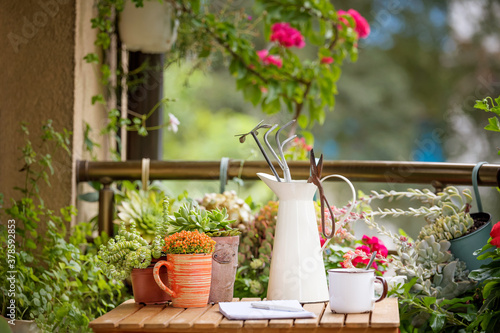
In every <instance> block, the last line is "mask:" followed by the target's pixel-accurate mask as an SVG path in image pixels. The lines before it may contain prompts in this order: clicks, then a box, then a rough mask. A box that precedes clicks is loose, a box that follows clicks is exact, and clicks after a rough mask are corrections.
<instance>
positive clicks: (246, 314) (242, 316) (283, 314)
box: [219, 300, 316, 320]
mask: <svg viewBox="0 0 500 333" xmlns="http://www.w3.org/2000/svg"><path fill="white" fill-rule="evenodd" d="M252 303H261V304H265V305H271V306H272V305H281V306H286V307H290V308H295V309H297V311H280V310H265V309H258V308H255V307H253V306H252ZM219 311H220V312H221V313H222V314H223V315H224V316H225V317H226V318H228V319H238V320H247V319H287V318H291V319H293V318H314V317H316V315H315V314H314V313H312V312H309V311H305V310H304V309H303V308H302V305H300V303H299V301H298V300H282V301H281V300H280V301H260V302H220V303H219Z"/></svg>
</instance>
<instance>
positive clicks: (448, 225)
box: [355, 186, 474, 241]
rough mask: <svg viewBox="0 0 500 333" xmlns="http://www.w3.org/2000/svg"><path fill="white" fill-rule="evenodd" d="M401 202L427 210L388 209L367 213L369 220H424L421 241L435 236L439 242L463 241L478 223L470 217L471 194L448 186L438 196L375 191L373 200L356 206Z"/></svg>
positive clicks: (466, 190)
mask: <svg viewBox="0 0 500 333" xmlns="http://www.w3.org/2000/svg"><path fill="white" fill-rule="evenodd" d="M400 198H409V199H410V200H418V201H420V202H421V203H423V204H424V206H421V207H418V208H413V207H410V208H409V209H408V210H404V209H387V208H386V209H383V210H382V209H380V208H379V209H378V210H375V211H372V212H369V213H367V216H369V217H380V218H384V217H386V216H392V217H399V216H413V217H424V219H425V220H426V222H427V225H426V226H425V227H424V228H422V230H421V231H420V234H419V239H424V238H425V237H427V236H431V235H432V236H434V237H435V238H436V240H437V241H440V240H443V239H444V240H451V239H455V238H458V237H461V236H463V235H465V234H466V233H467V231H468V230H469V228H470V227H472V226H473V225H474V221H473V219H472V218H471V216H470V214H469V211H470V207H471V202H472V200H473V199H472V193H471V191H470V190H469V189H464V190H463V191H462V192H460V191H459V190H458V189H457V188H456V187H453V186H448V187H446V188H445V189H444V190H443V191H442V192H439V193H437V194H435V193H433V192H431V191H430V190H428V189H425V190H423V191H420V190H415V189H408V190H407V191H405V192H397V191H381V193H378V192H375V191H373V192H372V194H371V195H370V196H367V197H365V198H363V199H361V200H360V201H359V202H356V203H355V204H357V205H360V204H370V203H371V201H372V200H373V199H388V200H389V201H391V200H393V199H396V200H398V199H400Z"/></svg>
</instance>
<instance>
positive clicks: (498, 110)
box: [474, 96, 500, 155]
mask: <svg viewBox="0 0 500 333" xmlns="http://www.w3.org/2000/svg"><path fill="white" fill-rule="evenodd" d="M490 103H491V106H490ZM495 104H496V105H495ZM474 107H475V108H476V109H479V110H484V111H485V112H493V113H494V114H495V116H494V117H491V118H488V125H486V126H485V127H484V129H486V130H488V131H492V132H500V119H499V117H500V96H498V97H497V98H495V100H494V101H493V99H492V98H491V97H486V98H485V99H483V100H477V101H476V104H475V105H474ZM498 154H499V155H500V150H499V151H498Z"/></svg>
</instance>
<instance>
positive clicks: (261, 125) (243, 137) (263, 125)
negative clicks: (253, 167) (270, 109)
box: [236, 120, 281, 182]
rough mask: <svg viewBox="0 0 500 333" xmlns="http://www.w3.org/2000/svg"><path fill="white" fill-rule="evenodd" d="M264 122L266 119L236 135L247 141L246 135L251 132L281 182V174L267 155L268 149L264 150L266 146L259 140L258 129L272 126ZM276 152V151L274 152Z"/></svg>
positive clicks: (241, 140)
mask: <svg viewBox="0 0 500 333" xmlns="http://www.w3.org/2000/svg"><path fill="white" fill-rule="evenodd" d="M263 122H264V120H262V121H261V122H260V123H258V124H257V126H255V127H254V128H253V129H252V130H251V131H250V132H248V133H244V134H237V135H236V136H239V137H240V142H241V143H243V142H245V139H246V136H247V135H248V134H251V135H252V137H253V139H254V140H255V142H256V143H257V146H259V149H260V151H261V153H262V155H264V159H265V160H266V162H267V164H268V165H269V168H271V171H272V172H273V175H274V176H275V177H276V180H277V181H278V182H281V179H280V176H279V175H278V173H277V172H276V169H275V168H274V165H273V163H271V160H270V159H269V157H268V156H267V153H266V151H265V150H264V147H262V145H261V144H260V141H259V138H257V135H258V134H259V133H258V132H257V130H258V129H260V128H269V127H271V125H267V124H262V123H263ZM273 153H274V152H273Z"/></svg>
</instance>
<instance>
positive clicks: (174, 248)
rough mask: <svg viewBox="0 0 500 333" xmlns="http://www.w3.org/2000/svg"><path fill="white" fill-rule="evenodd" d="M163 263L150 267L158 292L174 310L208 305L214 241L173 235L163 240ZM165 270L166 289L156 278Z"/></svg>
mask: <svg viewBox="0 0 500 333" xmlns="http://www.w3.org/2000/svg"><path fill="white" fill-rule="evenodd" d="M163 250H164V251H165V253H167V260H166V261H165V260H160V261H158V262H157V263H156V264H155V266H154V279H155V281H156V283H157V284H158V286H159V287H160V289H161V290H163V291H164V292H165V293H167V294H168V295H170V296H171V297H172V306H174V307H178V308H192V307H204V306H206V305H207V303H208V297H209V294H210V282H211V277H212V253H213V252H214V250H215V241H214V240H213V239H211V238H210V237H209V236H207V235H206V234H204V233H200V232H198V230H195V231H186V230H183V231H181V232H176V233H174V234H173V235H170V236H167V237H166V238H165V247H164V248H163ZM163 266H165V267H167V269H168V283H167V284H168V286H166V285H165V284H164V283H163V281H162V280H161V278H160V272H159V271H160V268H161V267H163Z"/></svg>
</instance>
